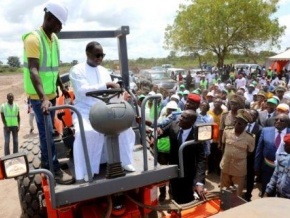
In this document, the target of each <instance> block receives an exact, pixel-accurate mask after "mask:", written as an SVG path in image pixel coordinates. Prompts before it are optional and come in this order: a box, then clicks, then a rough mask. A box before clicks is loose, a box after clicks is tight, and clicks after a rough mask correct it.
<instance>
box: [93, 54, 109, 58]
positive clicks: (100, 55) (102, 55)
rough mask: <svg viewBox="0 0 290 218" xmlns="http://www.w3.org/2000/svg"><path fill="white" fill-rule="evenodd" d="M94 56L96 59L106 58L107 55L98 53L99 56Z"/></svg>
mask: <svg viewBox="0 0 290 218" xmlns="http://www.w3.org/2000/svg"><path fill="white" fill-rule="evenodd" d="M91 55H92V56H94V57H95V58H104V57H105V55H106V54H104V53H97V54H91Z"/></svg>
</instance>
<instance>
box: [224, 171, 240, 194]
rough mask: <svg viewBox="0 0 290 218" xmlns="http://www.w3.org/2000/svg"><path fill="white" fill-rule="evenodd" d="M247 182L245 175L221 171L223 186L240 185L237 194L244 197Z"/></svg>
mask: <svg viewBox="0 0 290 218" xmlns="http://www.w3.org/2000/svg"><path fill="white" fill-rule="evenodd" d="M244 184H245V176H232V175H229V174H227V173H223V171H221V188H224V187H226V188H229V187H230V186H233V185H238V189H237V194H238V196H240V197H242V194H243V189H244Z"/></svg>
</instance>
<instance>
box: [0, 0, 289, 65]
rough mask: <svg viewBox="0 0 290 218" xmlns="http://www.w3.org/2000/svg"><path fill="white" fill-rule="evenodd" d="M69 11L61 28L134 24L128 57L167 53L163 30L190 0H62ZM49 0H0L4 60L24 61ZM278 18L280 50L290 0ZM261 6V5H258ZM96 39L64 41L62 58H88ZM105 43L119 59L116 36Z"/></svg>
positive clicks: (107, 50) (282, 4)
mask: <svg viewBox="0 0 290 218" xmlns="http://www.w3.org/2000/svg"><path fill="white" fill-rule="evenodd" d="M62 1H63V2H64V3H65V5H66V6H67V8H68V10H69V15H68V20H67V22H66V25H64V26H63V29H62V31H78V30H82V31H95V30H116V29H118V28H119V27H121V26H129V28H130V34H129V35H127V48H128V58H129V59H137V58H139V57H142V58H152V57H153V58H162V57H167V56H168V55H169V53H170V51H169V50H164V49H163V45H164V31H165V28H166V26H167V25H172V24H173V21H174V18H175V16H176V14H177V10H178V6H179V4H180V3H186V2H187V1H186V0H103V1H100V0H62ZM46 2H47V0H0V61H2V62H3V63H4V64H6V63H7V58H8V57H9V56H17V57H19V58H20V60H21V62H22V53H23V44H22V40H21V37H22V35H23V34H24V33H27V32H29V31H31V30H34V29H37V28H38V27H39V26H41V25H42V22H43V15H44V12H43V8H44V4H45V3H46ZM279 6H280V8H279V10H278V11H277V12H276V13H275V15H274V17H277V18H278V19H279V23H280V25H285V26H287V28H286V31H285V34H284V35H283V36H282V37H281V43H280V46H281V49H278V48H276V49H274V50H275V51H276V52H277V53H279V52H282V51H284V50H285V49H286V47H290V22H289V21H290V11H289V9H290V0H280V2H279ZM257 11H258V10H257ZM92 40H94V39H82V40H80V39H78V40H61V42H60V44H61V45H60V46H61V60H62V61H63V62H69V63H70V62H71V61H72V60H78V61H79V62H82V61H84V60H85V59H86V57H85V51H84V50H85V47H86V44H87V43H88V42H89V41H92ZM95 40H96V41H98V42H99V43H101V45H102V46H103V48H104V53H106V59H110V60H114V59H118V45H117V40H116V39H112V38H111V39H95Z"/></svg>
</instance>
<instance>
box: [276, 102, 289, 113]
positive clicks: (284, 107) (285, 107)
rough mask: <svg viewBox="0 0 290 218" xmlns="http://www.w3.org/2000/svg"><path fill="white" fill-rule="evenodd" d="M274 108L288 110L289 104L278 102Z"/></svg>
mask: <svg viewBox="0 0 290 218" xmlns="http://www.w3.org/2000/svg"><path fill="white" fill-rule="evenodd" d="M276 109H280V110H282V111H283V112H287V111H288V112H289V109H290V108H289V105H288V104H285V103H281V104H278V106H277V107H276Z"/></svg>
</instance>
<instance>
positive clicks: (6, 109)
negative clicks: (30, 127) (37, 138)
mask: <svg viewBox="0 0 290 218" xmlns="http://www.w3.org/2000/svg"><path fill="white" fill-rule="evenodd" d="M1 111H2V112H3V114H4V117H5V121H6V125H7V126H18V125H19V123H18V113H19V106H18V105H17V104H15V103H13V105H12V107H11V106H10V104H8V103H4V104H2V105H1Z"/></svg>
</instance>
